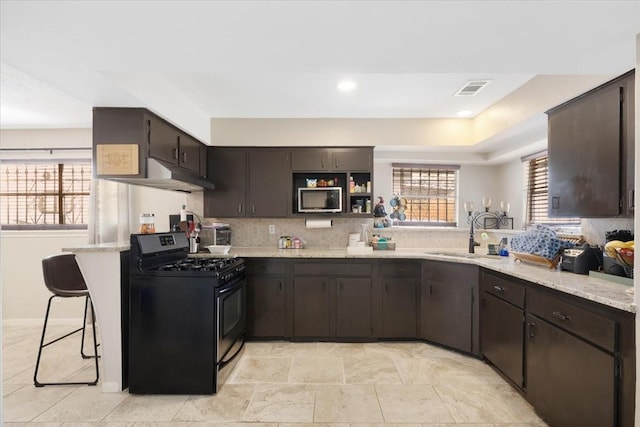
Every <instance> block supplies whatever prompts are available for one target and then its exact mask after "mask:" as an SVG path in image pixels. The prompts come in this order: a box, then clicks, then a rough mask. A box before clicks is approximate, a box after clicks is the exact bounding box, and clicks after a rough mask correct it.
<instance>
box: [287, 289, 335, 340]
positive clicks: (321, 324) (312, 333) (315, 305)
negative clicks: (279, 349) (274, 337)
mask: <svg viewBox="0 0 640 427" xmlns="http://www.w3.org/2000/svg"><path fill="white" fill-rule="evenodd" d="M329 310H330V308H329V279H328V278H327V277H315V276H310V277H295V278H294V283H293V335H294V336H295V337H318V338H322V337H328V336H330V317H331V316H330V311H329Z"/></svg>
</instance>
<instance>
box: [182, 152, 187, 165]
mask: <svg viewBox="0 0 640 427" xmlns="http://www.w3.org/2000/svg"><path fill="white" fill-rule="evenodd" d="M182 163H187V153H186V152H184V153H182Z"/></svg>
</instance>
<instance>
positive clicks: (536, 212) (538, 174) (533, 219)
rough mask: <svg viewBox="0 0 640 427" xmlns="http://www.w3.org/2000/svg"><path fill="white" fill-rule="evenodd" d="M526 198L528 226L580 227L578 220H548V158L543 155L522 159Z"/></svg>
mask: <svg viewBox="0 0 640 427" xmlns="http://www.w3.org/2000/svg"><path fill="white" fill-rule="evenodd" d="M523 166H524V167H523V170H524V184H525V189H526V191H527V196H526V201H527V202H526V205H527V207H526V216H527V218H526V222H527V225H529V224H562V225H580V218H550V217H549V214H548V211H549V207H548V205H549V157H548V156H547V155H546V153H545V154H541V155H539V156H536V157H535V158H528V159H524V161H523Z"/></svg>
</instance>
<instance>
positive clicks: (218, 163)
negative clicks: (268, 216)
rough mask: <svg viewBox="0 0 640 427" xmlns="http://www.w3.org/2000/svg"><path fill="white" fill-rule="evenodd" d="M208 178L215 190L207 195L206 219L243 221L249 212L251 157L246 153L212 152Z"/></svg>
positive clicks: (235, 149) (205, 201)
mask: <svg viewBox="0 0 640 427" xmlns="http://www.w3.org/2000/svg"><path fill="white" fill-rule="evenodd" d="M207 156H208V161H207V168H208V176H209V180H210V181H213V183H214V184H215V186H216V188H215V190H205V192H204V215H205V217H223V218H224V217H243V216H245V212H246V185H247V153H246V151H245V150H244V149H237V148H213V147H209V149H208V153H207Z"/></svg>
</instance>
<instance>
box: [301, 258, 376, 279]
mask: <svg viewBox="0 0 640 427" xmlns="http://www.w3.org/2000/svg"><path fill="white" fill-rule="evenodd" d="M293 274H294V275H296V276H299V275H314V276H367V277H370V276H371V264H369V263H337V262H336V263H332V262H323V263H316V262H296V263H294V264H293Z"/></svg>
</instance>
